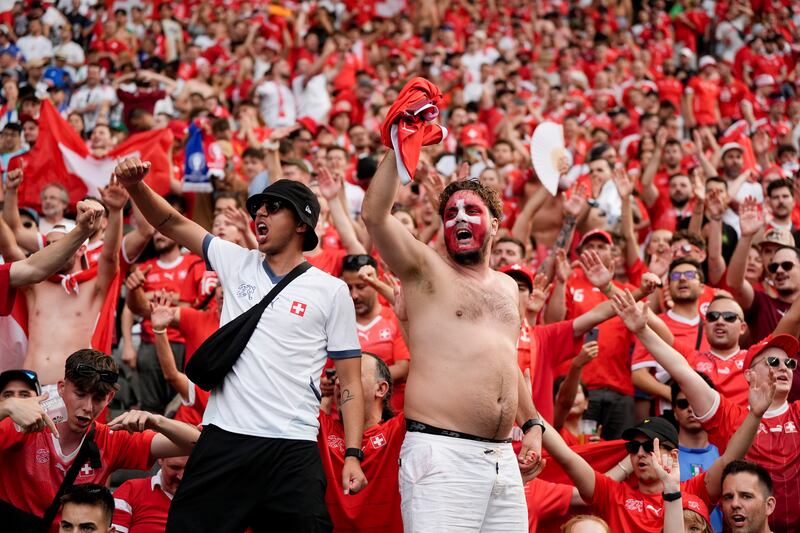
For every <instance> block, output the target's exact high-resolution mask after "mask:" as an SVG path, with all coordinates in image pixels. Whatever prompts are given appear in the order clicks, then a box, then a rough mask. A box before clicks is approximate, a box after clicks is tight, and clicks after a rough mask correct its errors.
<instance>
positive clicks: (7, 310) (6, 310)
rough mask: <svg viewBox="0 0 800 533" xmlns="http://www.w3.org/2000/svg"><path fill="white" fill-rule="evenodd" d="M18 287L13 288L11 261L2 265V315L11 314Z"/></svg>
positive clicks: (0, 291) (0, 302) (0, 314)
mask: <svg viewBox="0 0 800 533" xmlns="http://www.w3.org/2000/svg"><path fill="white" fill-rule="evenodd" d="M16 297H17V289H12V288H11V263H3V264H2V265H0V316H6V315H10V314H11V310H12V309H13V308H14V300H15V299H16Z"/></svg>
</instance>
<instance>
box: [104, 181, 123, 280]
mask: <svg viewBox="0 0 800 533" xmlns="http://www.w3.org/2000/svg"><path fill="white" fill-rule="evenodd" d="M100 197H101V198H102V199H103V202H104V203H105V204H106V207H107V208H108V226H106V231H105V236H104V240H103V251H102V252H100V258H99V259H98V261H97V281H98V283H97V291H98V292H101V293H105V291H106V290H107V289H108V287H109V286H110V285H111V282H112V280H113V279H114V278H115V277H116V275H117V271H118V270H119V250H120V246H122V208H123V207H125V204H126V203H127V202H128V193H127V192H125V189H124V188H123V187H122V186H121V185H120V184H119V182H118V181H117V179H116V177H114V176H113V175H112V176H111V180H109V182H108V185H107V186H106V187H103V188H102V189H100Z"/></svg>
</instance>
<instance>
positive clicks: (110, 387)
mask: <svg viewBox="0 0 800 533" xmlns="http://www.w3.org/2000/svg"><path fill="white" fill-rule="evenodd" d="M81 366H83V367H86V366H89V367H91V368H93V369H95V370H99V371H101V372H113V373H115V374H119V367H118V366H117V363H116V361H114V359H113V358H112V357H109V356H108V355H106V354H104V353H103V352H100V351H98V350H92V349H91V348H83V349H81V350H78V351H77V352H73V353H72V355H70V356H69V357H67V362H66V364H65V365H64V379H65V380H67V381H70V382H71V383H72V384H73V385H75V387H77V388H78V389H79V390H81V391H83V392H85V393H87V394H92V395H94V394H108V393H109V392H113V391H116V390H117V388H118V386H117V384H116V383H109V382H107V381H103V380H102V379H101V378H100V374H99V373H98V372H91V373H89V374H88V375H87V374H85V373H82V372H79V371H78V368H79V367H81Z"/></svg>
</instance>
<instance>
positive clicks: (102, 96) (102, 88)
mask: <svg viewBox="0 0 800 533" xmlns="http://www.w3.org/2000/svg"><path fill="white" fill-rule="evenodd" d="M116 100H117V94H116V93H115V92H114V89H112V88H111V87H110V86H108V85H95V86H94V87H89V86H88V85H84V86H83V87H81V88H80V89H78V90H77V91H75V93H73V95H72V98H70V101H69V108H70V110H75V109H82V108H84V107H86V106H88V105H89V104H97V109H95V110H94V111H87V112H86V113H83V124H84V126H85V129H86V131H91V130H93V129H94V126H95V124H97V119H98V117H99V116H100V107H101V106H102V104H103V102H105V101H108V102H111V103H112V104H113V103H114V102H116Z"/></svg>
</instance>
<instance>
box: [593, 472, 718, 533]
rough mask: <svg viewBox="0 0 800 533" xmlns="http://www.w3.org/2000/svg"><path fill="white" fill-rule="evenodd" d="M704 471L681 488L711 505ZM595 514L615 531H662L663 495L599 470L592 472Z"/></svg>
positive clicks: (655, 532)
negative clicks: (615, 478) (642, 488)
mask: <svg viewBox="0 0 800 533" xmlns="http://www.w3.org/2000/svg"><path fill="white" fill-rule="evenodd" d="M705 478H706V474H705V472H704V473H702V474H700V475H697V476H695V477H693V478H692V479H689V480H687V481H684V482H683V483H681V492H688V493H691V494H694V495H696V496H698V497H700V499H702V500H703V501H704V502H705V504H706V505H707V506H708V507H709V508H711V507H712V504H711V502H710V501H709V500H710V497H709V495H708V491H707V490H706V483H705ZM587 503H589V504H590V505H591V506H592V510H593V511H594V513H595V514H597V515H598V516H600V517H601V518H602V519H603V520H605V521H606V522H607V523H608V527H609V529H610V530H611V531H613V532H614V533H661V530H662V528H663V527H664V498H663V497H662V496H661V493H660V492H658V493H655V494H644V493H642V492H640V491H639V490H637V489H636V488H634V487H632V486H631V485H629V484H628V483H624V482H623V483H619V482H617V481H614V480H613V479H611V478H610V477H607V476H605V475H603V474H601V473H600V472H597V471H595V473H594V497H593V499H592V501H591V502H587Z"/></svg>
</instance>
